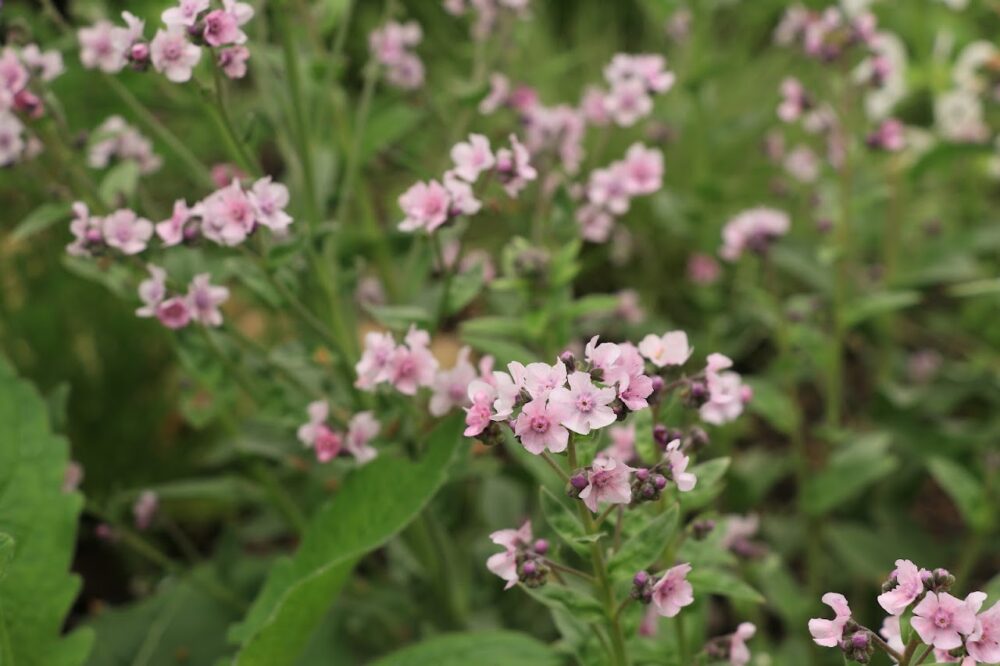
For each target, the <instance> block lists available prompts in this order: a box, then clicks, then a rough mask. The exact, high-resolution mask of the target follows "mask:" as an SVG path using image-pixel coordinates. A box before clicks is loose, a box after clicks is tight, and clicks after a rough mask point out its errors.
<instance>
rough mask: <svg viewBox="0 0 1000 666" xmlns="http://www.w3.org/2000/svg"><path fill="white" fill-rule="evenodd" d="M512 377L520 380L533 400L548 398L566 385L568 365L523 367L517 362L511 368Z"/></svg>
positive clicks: (560, 362) (540, 364)
mask: <svg viewBox="0 0 1000 666" xmlns="http://www.w3.org/2000/svg"><path fill="white" fill-rule="evenodd" d="M509 369H510V371H511V375H513V376H514V377H515V379H517V380H518V385H519V386H521V387H522V388H523V389H524V390H525V391H527V392H528V395H530V396H531V397H532V398H535V399H538V398H543V399H544V398H547V397H548V396H549V394H550V393H551V392H552V391H553V389H556V388H559V387H560V386H564V385H565V384H566V365H565V364H564V363H563V362H562V361H558V360H557V361H556V362H555V364H553V365H548V364H547V363H529V364H528V365H521V364H520V363H517V362H516V361H515V362H513V363H511V364H510V366H509Z"/></svg>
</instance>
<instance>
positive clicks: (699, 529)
mask: <svg viewBox="0 0 1000 666" xmlns="http://www.w3.org/2000/svg"><path fill="white" fill-rule="evenodd" d="M714 529H715V521H714V520H708V519H705V520H697V521H695V522H694V523H693V524H692V525H691V534H692V535H693V536H694V538H695V541H702V540H703V539H705V537H707V536H708V535H709V534H711V533H712V530H714Z"/></svg>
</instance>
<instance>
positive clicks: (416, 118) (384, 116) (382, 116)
mask: <svg viewBox="0 0 1000 666" xmlns="http://www.w3.org/2000/svg"><path fill="white" fill-rule="evenodd" d="M425 115H426V114H425V112H424V111H422V110H420V109H417V108H414V107H410V106H405V105H402V104H392V105H388V106H386V107H384V108H382V109H379V110H377V111H375V113H373V114H372V116H371V118H369V120H368V124H367V125H366V126H365V136H364V138H363V139H362V144H361V159H362V160H363V161H365V162H367V161H368V160H369V159H371V158H372V157H373V156H374V155H375V154H376V153H378V152H379V151H382V150H385V149H386V148H387V147H389V146H390V145H391V144H393V143H395V142H396V141H399V140H400V139H402V138H403V137H405V136H406V135H407V134H409V133H410V132H412V131H415V130H416V128H417V127H419V126H420V123H421V122H422V121H423V120H424V117H425Z"/></svg>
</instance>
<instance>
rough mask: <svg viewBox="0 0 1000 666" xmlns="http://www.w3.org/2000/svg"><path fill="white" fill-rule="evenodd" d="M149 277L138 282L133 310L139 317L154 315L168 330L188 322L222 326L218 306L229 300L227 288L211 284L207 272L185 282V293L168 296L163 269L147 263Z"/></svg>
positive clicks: (185, 324) (165, 274) (184, 325)
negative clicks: (138, 304)
mask: <svg viewBox="0 0 1000 666" xmlns="http://www.w3.org/2000/svg"><path fill="white" fill-rule="evenodd" d="M147 268H148V270H149V278H148V279H146V280H143V281H142V282H141V283H140V284H139V298H140V300H142V303H143V305H142V307H141V308H139V309H138V310H136V312H135V313H136V315H137V316H139V317H156V318H157V319H158V320H159V321H160V323H161V324H163V325H164V326H166V327H167V328H171V329H175V330H176V329H181V328H184V327H186V326H187V325H188V324H190V323H191V322H196V323H198V324H201V325H202V326H209V327H213V328H214V327H217V326H221V325H222V311H221V310H219V306H220V305H222V304H223V303H225V302H226V301H227V300H228V299H229V289H227V288H226V287H222V286H218V285H214V284H212V276H211V275H209V274H208V273H201V274H199V275H196V276H195V277H194V279H192V280H191V283H190V284H189V285H188V288H187V293H186V294H176V295H173V296H171V295H169V293H168V292H167V272H166V270H164V269H163V268H161V267H159V266H156V265H154V264H149V265H148V266H147Z"/></svg>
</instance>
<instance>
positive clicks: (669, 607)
mask: <svg viewBox="0 0 1000 666" xmlns="http://www.w3.org/2000/svg"><path fill="white" fill-rule="evenodd" d="M689 573H691V565H690V564H688V563H686V562H685V563H684V564H678V565H677V566H675V567H673V568H670V569H667V571H666V573H664V574H663V577H662V578H660V580H658V581H657V582H656V584H655V585H653V600H652V601H653V607H654V608H656V612H657V613H659V614H660V615H662V616H663V617H675V616H676V615H677V614H678V613H680V612H681V609H682V608H684V607H685V606H690V605H691V604H693V603H694V589H693V588H692V587H691V583H689V582H688V580H687V575H688V574H689Z"/></svg>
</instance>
